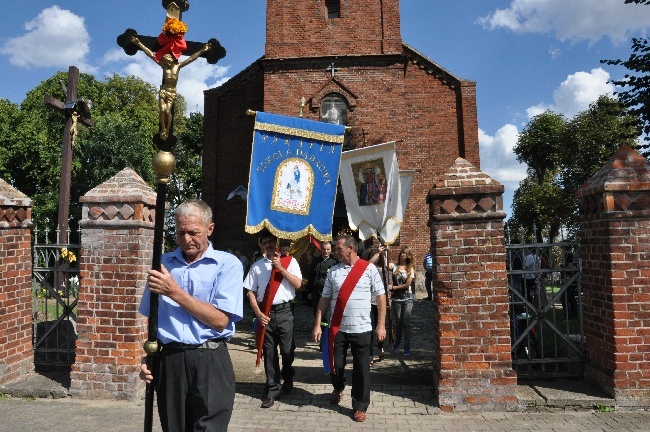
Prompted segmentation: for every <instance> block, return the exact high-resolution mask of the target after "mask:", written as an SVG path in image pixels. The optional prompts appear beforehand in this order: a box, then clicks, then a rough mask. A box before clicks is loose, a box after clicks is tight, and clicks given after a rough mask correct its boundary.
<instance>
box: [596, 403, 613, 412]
mask: <svg viewBox="0 0 650 432" xmlns="http://www.w3.org/2000/svg"><path fill="white" fill-rule="evenodd" d="M594 409H595V410H596V411H597V412H601V413H608V412H614V411H615V410H614V407H611V406H607V405H603V404H598V405H596V406H595V407H594Z"/></svg>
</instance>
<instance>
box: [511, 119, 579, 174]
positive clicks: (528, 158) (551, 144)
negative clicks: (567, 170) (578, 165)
mask: <svg viewBox="0 0 650 432" xmlns="http://www.w3.org/2000/svg"><path fill="white" fill-rule="evenodd" d="M565 127H566V122H565V120H564V117H563V116H562V115H561V114H556V113H554V112H552V111H546V112H544V113H542V114H539V115H536V116H535V117H533V118H532V119H531V121H530V123H528V125H527V126H526V127H525V128H524V130H523V131H522V132H521V134H520V135H519V140H518V142H517V145H516V146H515V148H514V151H515V154H516V155H517V160H518V161H519V162H523V163H525V164H526V165H528V167H529V168H530V169H531V170H533V172H534V173H535V176H536V178H537V184H540V185H541V184H543V183H544V182H545V181H548V180H549V178H548V177H549V176H553V175H554V173H555V172H556V171H557V167H558V165H559V160H560V155H561V154H562V147H563V137H564V129H565Z"/></svg>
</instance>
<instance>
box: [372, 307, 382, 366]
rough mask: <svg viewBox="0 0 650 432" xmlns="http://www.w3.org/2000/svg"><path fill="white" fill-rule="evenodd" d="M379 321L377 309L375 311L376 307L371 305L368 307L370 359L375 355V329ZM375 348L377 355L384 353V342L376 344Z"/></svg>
mask: <svg viewBox="0 0 650 432" xmlns="http://www.w3.org/2000/svg"><path fill="white" fill-rule="evenodd" d="M378 319H379V309H377V305H376V304H374V305H371V306H370V321H371V322H372V332H371V335H370V337H371V342H370V357H372V356H373V355H374V353H375V349H374V346H375V340H376V339H377V335H376V334H375V329H376V328H377V320H378ZM377 348H378V352H379V355H381V353H382V352H383V351H384V341H381V342H377Z"/></svg>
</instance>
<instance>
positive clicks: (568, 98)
mask: <svg viewBox="0 0 650 432" xmlns="http://www.w3.org/2000/svg"><path fill="white" fill-rule="evenodd" d="M608 81H609V73H608V72H607V71H605V70H604V69H602V68H596V69H592V70H591V72H576V73H574V74H572V75H569V76H568V77H567V79H566V80H564V81H563V82H562V83H561V84H560V86H559V87H558V88H556V89H555V91H553V101H554V103H553V104H546V103H539V104H537V105H533V106H531V107H528V108H527V109H526V114H527V116H528V120H530V119H531V118H533V117H535V116H536V115H538V114H541V113H543V112H544V111H546V110H551V111H554V112H556V113H558V114H562V115H564V116H565V117H567V118H571V117H573V116H575V115H576V114H578V113H579V112H580V111H584V110H586V109H588V108H589V104H591V103H592V102H595V101H596V100H597V99H598V98H599V97H600V96H602V95H610V96H612V95H613V94H614V85H613V84H611V83H610V82H608Z"/></svg>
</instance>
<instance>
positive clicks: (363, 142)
mask: <svg viewBox="0 0 650 432" xmlns="http://www.w3.org/2000/svg"><path fill="white" fill-rule="evenodd" d="M359 135H360V136H361V137H362V139H363V141H362V144H363V146H364V147H365V146H366V144H368V141H366V136H368V135H369V133H368V132H366V131H365V129H363V128H361V133H360V134H359Z"/></svg>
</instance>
